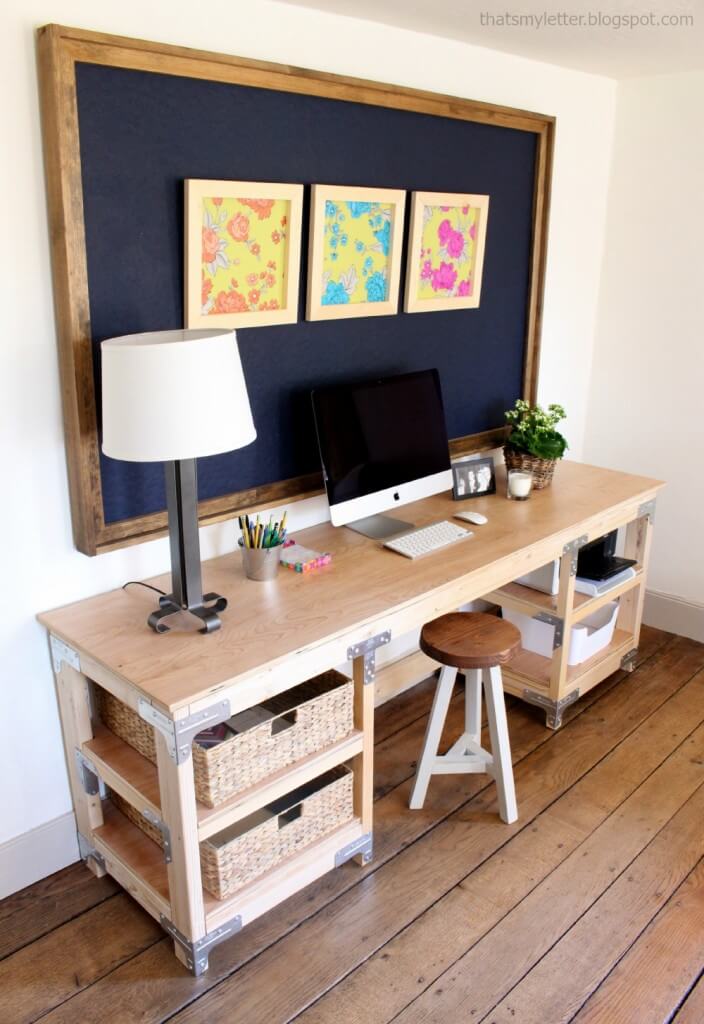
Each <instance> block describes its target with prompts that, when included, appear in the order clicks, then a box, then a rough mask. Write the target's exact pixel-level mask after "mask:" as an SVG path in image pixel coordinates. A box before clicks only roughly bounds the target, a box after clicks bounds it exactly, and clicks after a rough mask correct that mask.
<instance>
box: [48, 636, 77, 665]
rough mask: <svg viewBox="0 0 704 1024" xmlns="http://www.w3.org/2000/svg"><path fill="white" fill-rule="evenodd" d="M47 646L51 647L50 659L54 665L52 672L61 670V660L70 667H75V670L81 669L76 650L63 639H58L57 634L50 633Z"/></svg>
mask: <svg viewBox="0 0 704 1024" xmlns="http://www.w3.org/2000/svg"><path fill="white" fill-rule="evenodd" d="M49 646H50V647H51V660H52V663H53V665H54V672H56V673H59V672H60V671H61V664H62V662H64V661H65V662H66V664H67V665H70V666H71V668H75V670H76V671H77V672H80V671H81V659H80V658H79V656H78V651H74V649H73V647H69V645H68V644H67V643H64V641H63V640H59V638H58V636H54V635H53V634H50V636H49Z"/></svg>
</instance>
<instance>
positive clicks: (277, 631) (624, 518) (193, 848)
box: [40, 462, 662, 973]
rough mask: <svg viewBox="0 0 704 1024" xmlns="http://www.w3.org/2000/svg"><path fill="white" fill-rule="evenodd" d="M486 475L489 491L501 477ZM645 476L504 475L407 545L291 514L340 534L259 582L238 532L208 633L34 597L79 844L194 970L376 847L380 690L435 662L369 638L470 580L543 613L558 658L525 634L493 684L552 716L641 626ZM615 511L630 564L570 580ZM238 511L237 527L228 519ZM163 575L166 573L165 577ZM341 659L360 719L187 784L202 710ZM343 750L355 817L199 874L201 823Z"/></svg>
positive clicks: (248, 805)
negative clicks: (108, 791) (469, 515)
mask: <svg viewBox="0 0 704 1024" xmlns="http://www.w3.org/2000/svg"><path fill="white" fill-rule="evenodd" d="M501 485H502V481H501V479H500V481H499V492H501V490H502V486H501ZM661 486H662V484H661V483H660V482H659V481H657V480H651V479H647V478H644V477H636V476H630V475H628V474H625V473H616V472H612V471H609V470H603V469H597V468H595V467H591V466H583V465H579V464H577V463H572V462H563V463H561V464H560V465H559V466H558V469H557V472H556V476H555V481H554V483H553V486H552V487H551V488H549V489H547V490H544V491H540V492H536V493H534V495H533V497H532V498H531V500H530V501H528V502H510V501H507V500H506V499H505V498H504V497H503V496H502V495H501V493H497V494H496V495H492V496H487V497H482V498H475V499H473V500H472V503H471V507H472V508H473V509H476V510H477V511H480V512H484V513H486V515H487V516H488V518H489V522H488V523H487V525H486V526H482V527H475V536H474V537H473V538H471V539H470V540H468V541H465V542H463V543H461V544H459V545H456V546H453V547H451V548H449V549H448V550H445V551H442V552H436V553H434V554H433V555H430V556H428V557H426V558H424V559H420V560H418V561H415V562H412V561H410V560H408V559H405V558H402V557H400V556H398V555H395V554H393V553H391V552H390V551H387V550H385V549H383V548H382V547H381V546H380V545H379V544H378V543H376V542H374V541H370V540H368V539H366V538H364V537H362V536H360V535H359V534H356V533H354V532H352V531H351V530H346V529H338V530H336V529H334V528H333V527H332V526H331V525H330V524H329V523H326V524H323V525H321V526H316V527H313V528H311V529H309V530H306V531H302V532H300V533H298V534H297V539H299V540H300V541H302V542H303V543H305V544H306V545H307V546H309V547H313V548H316V549H318V550H328V551H331V552H332V553H333V561H332V564H331V565H330V566H329V567H327V568H325V569H322V570H319V571H317V572H315V573H313V574H310V575H305V576H301V575H298V574H295V573H291V572H286V571H284V570H282V571H281V572H280V573H279V577H278V579H277V580H275V581H272V582H271V583H255V582H252V581H249V580H246V579H245V578H244V576H243V573H242V568H241V560H240V555H239V552H234V553H232V554H229V555H226V556H224V557H222V558H217V559H214V560H212V561H210V562H206V563H205V564H204V567H203V568H204V583H205V589H206V590H214V591H217V592H218V593H220V594H223V595H224V596H226V597H227V598H228V600H229V607H228V609H227V611H226V612H225V613H223V628H222V629H221V630H220V631H219V632H217V633H215V634H213V635H211V636H201V635H200V634H184V633H169V634H166V635H164V636H157V635H155V634H154V633H153V632H152V631H151V630H150V629H149V628H148V627H147V625H146V616H147V614H148V612H149V610H150V609H151V607H152V606H153V604H154V595H153V594H152V593H151V592H150V591H147V590H144V589H143V588H140V587H130V588H129V589H128V590H127V591H122V590H118V591H113V592H111V593H109V594H104V595H102V596H100V597H96V598H90V599H88V600H86V601H80V602H78V603H77V604H73V605H69V606H67V607H65V608H61V609H58V610H56V611H52V612H47V613H45V614H42V615H41V616H40V621H41V622H42V623H43V624H44V625H45V626H46V628H47V629H48V631H49V634H50V638H51V648H52V657H53V663H54V670H55V674H56V682H57V689H58V695H59V705H60V712H61V720H62V728H63V733H64V742H65V746H66V753H67V762H68V769H69V775H70V781H71V789H72V794H73V800H74V806H75V811H76V819H77V825H78V831H79V836H80V843H81V852H82V855H83V856H84V858H85V859H86V860H87V861H88V863H89V864H90V866H91V867H92V868H93V870H94V871H96V872H97V873H103V872H104V871H108V872H109V873H110V874H111V875H113V876H114V877H115V878H116V879H117V880H118V881H119V882H120V883H121V884H122V885H123V886H124V887H125V888H126V889H128V890H129V892H131V893H132V895H133V896H134V897H135V898H136V899H137V900H138V901H139V902H140V903H141V904H142V906H143V907H145V909H146V910H148V911H149V913H150V914H152V915H153V916H154V917H155V918H156V919H157V920H159V921H161V923H162V925H163V926H164V927H165V928H166V930H167V931H168V932H169V933H170V934H171V935H172V936H173V938H174V944H175V950H176V954H177V955H178V956H179V958H180V959H181V960H182V961H183V962H184V963H185V964H186V965H187V966H188V967H189V968H190V969H192V970H193V971H194V972H195V973H201V972H202V971H203V970H205V969H207V964H208V950H209V949H210V948H211V947H212V946H213V945H214V944H215V943H216V942H219V941H222V940H223V939H225V938H227V936H229V935H231V934H232V933H233V932H235V931H236V930H238V929H239V928H240V927H242V926H243V925H245V924H247V923H248V922H249V921H251V920H253V919H254V918H255V917H257V916H258V915H260V914H262V913H264V912H265V911H267V910H269V909H270V908H271V907H273V906H275V905H276V904H277V903H279V902H281V901H282V900H283V899H285V898H286V897H287V896H289V895H291V894H292V893H293V892H296V891H297V890H299V889H301V888H302V887H303V886H305V885H307V884H308V883H309V882H311V881H313V880H314V879H315V878H317V877H319V876H320V875H322V874H324V873H325V872H327V871H328V870H330V869H331V868H333V867H336V866H338V865H339V864H342V863H344V861H346V860H348V859H350V858H351V857H356V858H357V859H358V861H359V862H361V863H366V862H367V861H368V860H369V859H370V858H371V843H372V800H373V770H374V768H373V749H374V747H373V736H374V707H375V704H379V703H382V702H383V701H384V700H387V699H389V698H390V697H392V696H393V695H394V694H395V693H398V692H400V691H401V690H403V689H405V688H406V687H407V686H408V685H412V684H413V683H414V682H417V681H419V680H420V679H422V678H424V677H426V676H427V675H428V674H429V673H430V672H431V671H432V669H433V668H434V665H433V663H432V662H431V661H430V660H429V659H427V658H426V657H425V656H424V655H422V654H419V653H416V654H413V655H411V656H409V657H408V658H406V659H404V660H403V662H397V663H394V664H391V665H390V666H388V667H385V668H383V669H382V670H380V671H379V672H378V673H377V672H375V651H376V650H377V649H378V648H379V647H380V646H382V645H383V644H386V643H388V642H389V640H390V638H391V637H392V636H393V637H396V636H401V635H403V634H405V633H408V632H410V631H412V630H414V629H416V628H418V627H420V626H421V625H422V624H423V623H424V622H427V621H428V620H429V619H432V618H434V617H435V616H437V615H441V614H444V613H445V612H449V611H452V610H455V609H457V608H458V607H459V606H461V605H463V604H464V603H466V602H468V601H471V600H474V599H476V598H480V597H487V596H488V598H489V600H493V601H496V602H497V603H498V602H503V603H504V604H507V603H510V604H512V605H513V606H514V607H517V608H519V609H520V610H523V611H528V612H530V613H531V614H542V615H543V616H546V617H547V619H548V621H551V622H552V623H553V624H554V625H556V626H557V627H558V628H557V629H556V645H557V646H556V649H555V652H554V656H553V658H552V659H548V658H540V657H539V656H538V655H533V654H529V653H527V652H522V653H521V654H519V656H518V657H517V659H516V660H515V661H514V663H513V665H512V666H511V667H510V669H507V670H506V671H505V672H504V683H505V687H506V689H507V690H508V691H509V692H511V693H515V694H517V695H518V696H520V697H522V698H523V699H525V700H528V701H531V702H532V703H535V704H538V705H540V706H541V707H544V708H545V709H546V712H547V719H548V725H550V726H552V727H554V728H557V727H559V725H560V721H561V714H562V711H563V709H564V707H565V706H566V705H567V704H569V703H571V702H572V701H574V700H576V699H577V698H578V697H579V695H580V694H581V693H584V692H585V691H586V690H588V689H590V688H591V687H592V686H595V685H596V684H597V683H598V682H600V681H601V680H602V679H604V678H605V677H606V676H608V675H609V674H610V673H612V672H613V671H615V670H616V669H617V668H619V667H624V668H630V667H632V664H633V658H634V655H635V651H636V648H637V646H638V638H639V633H640V623H641V615H642V608H643V596H644V589H645V575H646V571H647V563H648V556H649V551H650V542H651V536H652V522H653V516H654V508H655V497H656V494H657V492H658V490H659V488H660V487H661ZM459 507H462V508H467V507H469V503H462V504H461V505H460V504H458V503H454V502H453V501H452V500H451V497H450V496H449V495H447V494H444V495H439V496H437V497H434V498H428V499H426V500H424V501H421V502H417V503H416V504H414V505H409V506H406V507H405V508H404V509H403V516H404V518H407V519H410V520H412V521H414V522H415V523H417V524H418V525H422V524H424V523H429V522H434V521H437V520H440V519H447V518H450V517H451V516H452V514H453V513H454V512H456V511H457V509H458V508H459ZM620 526H627V527H628V529H627V540H626V547H627V553H628V554H629V555H630V556H631V557H634V558H636V559H637V561H638V573H637V575H636V578H635V579H634V580H633V581H630V582H629V583H628V584H624V585H621V586H620V587H619V588H617V589H616V590H615V591H613V592H611V593H610V594H609V595H608V598H596V599H589V598H586V597H584V596H582V595H578V594H575V591H574V580H575V569H576V556H577V552H578V550H579V547H580V546H581V545H583V544H585V543H586V542H587V541H589V540H593V539H595V538H596V537H599V536H601V535H602V534H604V533H606V532H608V531H609V530H612V529H614V528H616V527H620ZM233 529H234V527H233ZM554 558H558V559H560V593H559V595H558V596H557V598H550V597H547V596H546V595H542V594H539V593H537V592H535V591H531V590H528V589H527V588H524V587H518V586H516V585H515V584H512V583H511V581H512V580H514V579H516V577H518V576H521V575H523V574H524V573H526V572H528V571H530V570H531V569H535V568H538V567H539V566H542V565H545V564H546V563H547V562H549V561H550V560H551V559H554ZM155 582H156V584H157V585H159V584H161V585H164V584H165V583H166V582H167V580H166V578H165V577H163V578H159V579H157V580H156V581H155ZM614 595H619V596H620V598H621V606H620V612H619V619H618V624H617V630H616V633H615V635H614V639H613V641H612V643H611V644H610V645H609V647H608V648H606V649H605V650H604V651H602V652H600V653H599V654H597V655H595V657H594V658H592V659H590V661H588V662H586V663H584V664H583V665H580V666H576V667H574V668H568V667H567V646H568V645H563V644H562V641H561V638H562V637H563V636H569V630H570V628H571V626H572V625H573V624H574V622H575V621H578V620H579V619H580V618H583V617H584V615H586V614H587V613H588V612H591V611H593V610H595V609H596V608H597V607H600V606H601V604H603V603H604V601H605V600H607V599H608V600H611V599H613V597H614ZM346 660H348V661H351V663H352V674H353V678H354V683H355V707H354V714H355V731H354V732H353V733H352V734H351V735H350V736H349V737H347V738H346V739H345V740H343V741H342V742H340V743H338V744H336V745H335V746H334V747H331V748H328V749H327V750H325V751H321V752H320V753H318V754H315V755H312V756H311V757H309V758H307V759H306V760H305V761H303V762H300V763H299V764H298V765H294V766H293V767H292V768H291V769H288V770H287V771H285V772H281V773H279V774H278V775H275V776H273V777H271V778H270V779H267V780H265V781H264V782H263V783H260V784H259V785H258V786H255V787H253V788H252V789H251V790H248V791H247V792H245V793H243V794H240V795H238V796H236V797H234V798H232V799H231V800H230V801H228V802H227V803H226V804H224V805H221V806H220V807H218V808H217V809H215V810H209V809H207V808H205V807H203V806H202V805H200V804H198V803H197V801H196V798H195V793H194V786H193V764H192V759H191V756H190V744H191V740H192V738H193V736H194V735H195V734H196V733H197V732H199V731H200V730H201V729H203V728H205V727H206V726H207V725H212V724H214V723H215V722H218V721H224V720H226V719H227V718H229V717H230V715H232V714H235V713H236V712H238V711H241V710H242V709H244V708H247V707H251V706H252V705H254V704H256V703H258V702H259V701H261V700H264V699H266V698H267V697H269V696H272V695H273V694H276V693H279V692H281V691H283V690H286V689H288V688H290V687H292V686H295V685H297V684H298V683H300V682H302V681H303V680H305V679H308V678H310V677H311V676H314V675H316V674H317V673H318V672H322V671H324V670H326V669H328V668H331V667H334V666H338V665H340V664H342V663H343V662H345V661H346ZM92 682H95V683H98V684H99V685H100V686H102V687H104V688H105V689H106V690H109V691H110V692H111V693H112V694H114V695H115V696H116V697H118V698H119V699H120V700H121V701H123V702H124V703H125V704H127V705H128V706H129V707H131V708H133V709H135V710H136V711H138V713H139V714H141V715H142V717H144V718H145V719H146V720H147V721H149V722H150V723H151V724H152V725H154V726H155V734H156V739H157V766H156V767H154V766H152V765H151V764H150V763H149V762H148V761H146V760H145V759H144V758H142V757H141V756H140V755H138V754H136V752H134V751H133V750H132V749H131V748H130V747H127V746H126V745H125V744H123V743H122V742H121V741H119V740H116V738H115V737H112V736H111V734H106V732H105V730H104V729H101V728H100V727H99V726H98V727H97V728H95V727H94V724H93V720H92V714H91V707H92V703H91V683H92ZM350 761H351V763H352V767H353V771H354V803H355V819H354V821H352V822H351V823H350V824H348V825H346V826H344V827H343V828H341V829H339V830H338V832H336V833H335V834H334V835H333V836H331V837H328V838H327V839H324V840H322V841H320V842H319V843H316V844H314V845H313V846H312V847H310V848H308V849H307V850H306V851H304V852H303V853H302V854H300V855H298V856H296V857H293V858H291V860H290V861H288V862H286V863H285V864H283V865H282V866H280V867H279V868H277V869H275V870H273V871H271V872H269V873H268V874H267V875H266V876H264V877H263V878H262V879H261V880H259V881H257V882H255V883H253V884H252V885H250V886H249V887H247V888H246V889H244V890H241V891H240V892H239V893H237V894H236V895H235V896H233V897H232V898H230V899H228V900H224V901H218V900H215V899H213V898H212V897H211V896H209V895H208V894H207V893H205V892H204V891H203V888H202V886H201V876H200V860H199V842H200V841H201V840H203V839H205V838H207V837H208V836H210V835H213V834H214V833H215V832H218V831H220V830H221V829H223V828H225V827H226V826H227V825H229V824H231V823H233V822H234V821H237V820H240V819H241V818H243V817H244V816H245V815H247V814H249V813H251V812H252V811H253V810H255V809H256V808H258V807H262V806H264V805H265V804H268V803H269V802H271V801H272V800H274V799H276V798H277V797H278V796H281V795H282V794H285V793H286V792H289V791H290V790H292V789H294V788H295V787H296V786H298V785H301V784H302V783H303V782H305V781H307V780H309V779H312V778H315V777H316V776H317V775H319V774H321V773H322V772H324V771H326V770H327V769H328V768H330V767H332V766H333V765H335V764H341V763H343V762H350ZM100 781H102V782H103V783H104V784H105V785H107V786H108V787H110V788H112V789H114V790H115V791H116V792H117V793H119V794H120V795H121V796H122V797H124V798H125V799H127V800H128V801H129V802H130V803H132V804H133V805H134V806H135V807H137V808H138V810H140V811H141V812H142V813H144V814H145V816H147V817H150V820H152V821H153V822H156V823H157V825H158V827H160V828H161V829H162V834H163V835H164V837H165V838H166V839H167V840H168V856H169V857H170V859H169V861H168V863H165V860H164V855H163V854H162V851H161V850H160V849H159V847H158V846H156V844H154V843H153V842H152V841H151V840H150V839H148V838H147V837H146V836H144V835H143V834H142V832H141V831H140V830H139V829H137V828H136V827H135V826H134V825H132V823H131V822H129V821H128V820H127V819H126V818H125V817H124V816H123V815H121V814H120V813H119V812H118V811H117V810H116V809H115V808H114V807H113V806H112V805H111V804H109V803H103V802H102V801H101V798H100V789H101V786H100V785H99V783H100Z"/></svg>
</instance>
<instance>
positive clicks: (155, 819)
mask: <svg viewBox="0 0 704 1024" xmlns="http://www.w3.org/2000/svg"><path fill="white" fill-rule="evenodd" d="M141 813H142V817H143V818H146V820H147V821H148V822H149V824H150V825H153V826H154V828H155V829H156V830H157V831H158V832H159V833H160V834H161V848H162V850H163V851H164V860H165V861H166V863H167V864H170V863H171V861H172V860H173V856H172V853H171V829H170V828H169V826H168V825H167V824H166V823H165V822H164V821H162V820H161V818H160V817H159V815H158V814H155V813H154V811H150V810H149V808H148V807H144V808H143V809H142V812H141Z"/></svg>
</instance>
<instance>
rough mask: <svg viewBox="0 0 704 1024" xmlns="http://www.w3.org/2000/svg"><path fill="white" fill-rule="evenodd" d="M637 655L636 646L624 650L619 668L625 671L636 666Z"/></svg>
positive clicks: (629, 670) (630, 670) (631, 669)
mask: <svg viewBox="0 0 704 1024" xmlns="http://www.w3.org/2000/svg"><path fill="white" fill-rule="evenodd" d="M637 657H638V648H637V647H634V648H632V650H630V651H626V653H625V654H624V656H623V657H622V658H621V668H622V669H623V670H624V671H625V672H632V671H633V669H634V668H635V667H636V658H637Z"/></svg>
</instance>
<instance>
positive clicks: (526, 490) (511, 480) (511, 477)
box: [508, 470, 533, 501]
mask: <svg viewBox="0 0 704 1024" xmlns="http://www.w3.org/2000/svg"><path fill="white" fill-rule="evenodd" d="M532 486H533V474H532V473H523V472H520V471H519V470H513V471H511V472H510V473H509V474H508V496H509V498H516V499H518V500H519V501H525V500H526V498H527V497H528V496H529V495H530V490H531V487H532Z"/></svg>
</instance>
